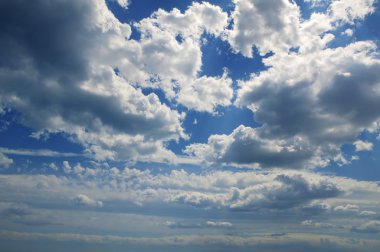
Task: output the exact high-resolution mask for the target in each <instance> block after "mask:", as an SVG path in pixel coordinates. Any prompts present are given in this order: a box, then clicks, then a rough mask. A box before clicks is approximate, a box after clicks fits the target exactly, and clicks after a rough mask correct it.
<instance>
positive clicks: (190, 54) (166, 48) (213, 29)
mask: <svg viewBox="0 0 380 252" xmlns="http://www.w3.org/2000/svg"><path fill="white" fill-rule="evenodd" d="M227 20H228V16H227V14H226V13H224V12H223V11H222V9H221V8H220V7H218V6H214V5H211V4H209V3H207V2H203V3H196V2H194V3H193V4H192V5H191V6H189V7H188V9H187V10H186V11H185V12H184V13H181V12H180V11H179V10H178V9H173V10H172V11H170V12H167V11H164V10H162V9H159V10H158V11H156V12H154V13H153V14H152V15H151V17H149V18H145V19H143V20H141V21H140V22H139V23H136V24H135V26H136V28H138V29H139V31H140V32H141V39H140V41H139V42H138V43H137V44H136V46H138V48H139V53H140V54H139V55H138V59H139V61H140V62H141V65H143V66H144V67H143V69H144V71H145V72H146V73H148V74H149V75H150V76H152V78H151V79H149V81H141V80H140V82H139V83H138V85H140V86H142V87H152V88H160V89H162V90H163V91H164V92H165V94H166V96H167V97H169V98H171V99H174V100H175V101H176V102H178V103H180V104H182V105H184V106H186V107H187V108H189V109H194V110H198V111H206V112H210V113H211V112H213V111H214V110H215V108H216V106H218V105H220V106H227V105H230V103H231V99H232V95H233V91H232V87H231V84H232V80H231V79H229V78H228V77H227V73H225V74H223V76H199V73H200V70H201V66H202V52H201V35H202V34H203V33H205V32H206V33H208V34H210V35H213V36H220V34H221V33H222V31H223V29H224V27H225V26H226V25H227ZM120 70H121V75H122V76H124V77H125V78H127V79H129V76H128V75H129V74H128V66H127V68H126V69H124V68H123V66H121V67H120ZM124 70H125V71H127V72H124ZM152 79H153V80H152Z"/></svg>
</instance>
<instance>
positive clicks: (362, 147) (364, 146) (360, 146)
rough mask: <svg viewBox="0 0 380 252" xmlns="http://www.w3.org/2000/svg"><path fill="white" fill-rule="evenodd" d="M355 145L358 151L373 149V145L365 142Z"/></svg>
mask: <svg viewBox="0 0 380 252" xmlns="http://www.w3.org/2000/svg"><path fill="white" fill-rule="evenodd" d="M354 145H355V150H356V151H370V150H372V148H373V143H369V142H364V141H361V140H358V141H355V142H354Z"/></svg>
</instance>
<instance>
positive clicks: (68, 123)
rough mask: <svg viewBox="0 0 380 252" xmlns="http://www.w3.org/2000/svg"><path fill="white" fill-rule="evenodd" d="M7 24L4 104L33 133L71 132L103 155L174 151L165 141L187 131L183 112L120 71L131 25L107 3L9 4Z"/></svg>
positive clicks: (0, 74)
mask: <svg viewBox="0 0 380 252" xmlns="http://www.w3.org/2000/svg"><path fill="white" fill-rule="evenodd" d="M31 5H32V6H31ZM25 10H37V11H25ZM19 13H25V15H19ZM1 30H2V33H1V37H0V43H1V50H0V54H1V62H0V80H1V83H2V85H1V98H0V101H1V106H10V107H12V108H14V109H15V110H16V111H18V112H20V113H21V122H22V123H23V124H24V125H27V126H29V127H31V128H33V129H34V130H35V131H36V133H35V134H34V135H35V136H37V137H38V136H39V135H41V134H46V133H50V132H65V133H67V134H68V135H69V136H70V137H72V139H73V140H75V141H77V142H79V143H81V144H82V145H83V146H84V147H85V148H86V150H87V151H88V152H89V153H90V154H93V155H94V156H95V158H97V159H106V158H111V159H112V158H119V159H121V158H125V159H136V158H137V157H138V156H139V155H141V156H142V157H144V156H147V155H152V156H153V157H154V155H156V157H159V156H163V157H164V158H166V159H168V158H172V157H173V154H172V153H170V152H169V151H167V150H165V147H164V144H163V141H167V140H173V139H179V138H181V137H186V136H185V134H184V133H183V129H182V127H181V120H182V119H183V116H182V115H181V114H179V113H178V112H176V111H173V110H171V109H170V108H169V107H167V106H166V105H163V104H162V103H161V102H160V101H159V98H158V97H157V96H156V95H155V94H150V95H144V94H143V93H142V91H141V90H140V89H137V88H135V87H133V86H132V85H131V84H130V83H129V82H128V81H126V80H125V79H123V78H121V77H120V76H118V75H117V74H116V72H115V70H114V68H115V67H116V66H115V65H114V64H112V58H113V57H114V56H115V55H117V54H118V53H120V51H121V49H120V48H121V47H126V45H124V44H127V39H128V38H129V36H130V34H131V28H130V26H129V25H128V24H122V23H120V22H119V21H118V20H117V19H116V18H115V17H114V16H113V14H112V13H111V12H110V11H109V10H108V9H107V7H106V4H105V3H104V2H102V1H75V2H72V1H60V2H54V3H47V2H46V1H36V2H34V3H29V2H27V1H26V2H23V1H15V2H8V3H5V2H3V3H1ZM123 55H124V56H123V57H125V58H129V57H133V56H132V55H129V54H128V52H127V51H125V50H124V54H123ZM118 58H120V57H115V61H117V59H118ZM157 153H159V154H160V155H158V154H157ZM153 159H154V158H153Z"/></svg>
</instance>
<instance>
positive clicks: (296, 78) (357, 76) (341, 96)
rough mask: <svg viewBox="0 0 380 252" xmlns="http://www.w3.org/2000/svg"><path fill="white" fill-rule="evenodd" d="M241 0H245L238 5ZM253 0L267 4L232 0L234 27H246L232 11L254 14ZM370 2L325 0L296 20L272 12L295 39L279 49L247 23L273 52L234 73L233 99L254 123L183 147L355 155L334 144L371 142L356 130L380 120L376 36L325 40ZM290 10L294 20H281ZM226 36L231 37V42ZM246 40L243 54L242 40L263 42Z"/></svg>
mask: <svg viewBox="0 0 380 252" xmlns="http://www.w3.org/2000/svg"><path fill="white" fill-rule="evenodd" d="M285 2H286V3H285ZM343 2H344V3H343ZM243 4H245V5H247V8H245V9H244V10H243V9H241V5H243ZM342 4H344V5H345V7H346V8H345V9H344V10H345V11H344V13H346V11H349V12H350V13H349V14H347V13H346V14H342V13H340V14H338V8H337V7H336V6H338V5H342ZM256 5H257V6H260V7H263V8H264V7H265V6H266V5H265V4H262V3H261V1H236V7H235V17H234V24H235V26H234V28H236V31H239V30H241V31H242V34H243V35H244V34H249V33H248V32H244V29H243V28H239V22H238V21H239V18H238V14H239V13H240V12H244V11H247V13H248V14H250V15H252V17H253V18H255V17H256V16H255V15H259V14H257V12H258V11H257V10H256V8H258V7H257V6H256ZM271 6H272V5H271ZM273 6H274V5H273ZM275 6H279V7H278V8H280V7H281V6H282V7H281V8H283V9H285V10H288V9H289V11H290V10H294V13H298V8H297V6H296V5H295V3H290V2H288V1H284V2H282V4H279V5H275ZM248 7H249V8H248ZM372 10H373V1H332V2H331V4H330V5H329V7H328V10H326V13H313V14H312V15H311V16H310V18H309V19H306V20H302V21H301V20H300V18H299V15H298V14H297V15H296V14H294V15H291V14H286V15H285V14H283V15H282V14H281V15H278V14H276V17H274V18H272V19H271V20H277V19H279V20H282V22H283V23H280V24H282V25H279V27H282V28H284V29H285V30H284V31H283V33H284V36H286V37H288V38H292V34H293V33H291V32H289V31H286V27H287V26H286V25H285V24H289V26H291V27H293V28H294V30H295V31H297V34H298V35H297V38H298V41H299V46H298V48H297V50H295V51H286V50H282V49H281V48H282V47H281V45H282V44H281V43H276V39H274V38H272V37H270V35H268V36H266V35H265V34H261V35H260V32H257V29H253V28H252V27H251V26H248V25H247V26H246V29H248V30H250V31H251V32H252V34H256V35H257V34H259V35H257V36H259V37H260V38H261V39H262V40H263V41H264V42H265V43H273V44H271V45H270V46H268V48H272V49H273V51H274V52H275V53H274V55H272V56H270V57H267V58H265V59H263V62H264V64H265V65H266V66H267V67H268V68H269V69H268V70H266V71H263V72H261V73H258V74H252V75H251V78H250V80H248V81H239V86H240V88H239V90H238V95H237V99H236V102H235V105H237V106H242V107H243V106H244V107H247V108H249V109H251V110H252V112H253V113H254V120H255V122H257V123H258V124H259V125H261V126H260V127H258V128H255V129H253V128H250V127H244V126H240V127H238V128H236V129H235V130H234V131H233V132H232V133H231V134H229V135H211V136H210V137H209V139H208V142H207V143H204V144H192V145H190V146H187V147H186V149H185V152H186V153H187V154H190V155H192V156H195V157H199V158H200V159H202V160H205V161H206V162H207V163H217V164H234V165H240V166H247V165H248V166H251V167H285V168H315V167H325V166H327V165H328V164H329V163H331V162H336V163H338V164H339V165H343V164H347V163H349V162H350V160H352V159H353V158H355V157H347V156H345V155H344V154H343V153H342V152H341V149H340V147H341V146H342V145H343V144H354V145H355V146H356V150H357V151H362V150H370V149H371V148H372V145H371V143H366V142H363V141H357V136H358V135H359V133H361V132H362V131H363V130H368V131H370V132H373V131H376V130H377V128H378V125H379V120H380V113H379V111H378V110H377V109H376V108H378V107H379V106H380V103H379V101H380V91H379V90H380V75H379V74H378V73H379V72H380V61H379V59H378V55H377V53H376V51H377V47H376V44H375V43H373V42H371V41H360V42H353V43H351V44H348V45H342V46H340V47H335V48H329V43H330V42H331V41H333V40H334V38H335V36H334V35H333V32H334V30H336V29H337V28H339V27H341V26H342V25H343V24H351V23H352V22H354V21H356V20H360V19H363V18H364V17H365V16H366V15H368V14H370V13H371V12H372ZM267 11H269V12H270V11H272V10H271V9H270V8H268V10H267ZM351 12H352V13H351ZM260 13H264V14H265V13H266V12H265V11H264V10H263V11H262V12H260ZM248 14H247V15H248ZM264 14H262V16H263V17H262V18H264V17H265V15H264ZM344 15H349V17H347V16H344ZM269 16H270V15H269ZM290 17H294V18H295V19H296V20H297V21H298V22H295V23H294V22H293V23H292V22H286V20H287V19H286V18H290ZM283 19H284V20H283ZM258 20H260V18H258ZM273 22H274V21H273ZM279 22H280V21H279ZM250 23H254V22H250ZM258 23H260V22H258ZM352 24H354V23H352ZM274 27H275V26H274ZM268 30H270V29H269V28H267V27H265V31H268ZM259 31H260V30H259ZM270 34H277V33H275V32H271V33H270ZM289 34H290V35H289ZM233 41H234V40H232V42H231V41H230V43H231V45H232V47H234V48H235V49H236V48H237V46H236V44H234V43H235V42H233ZM277 44H279V45H278V46H276V45H277ZM247 45H249V46H248V47H246V49H244V50H243V49H239V50H240V51H242V53H243V54H244V55H245V56H250V54H251V51H250V49H247V48H251V46H252V45H256V46H257V47H258V48H260V46H261V47H262V48H265V46H263V45H261V44H260V42H254V41H253V40H252V42H249V43H247ZM240 47H241V48H242V46H240ZM287 48H290V45H289V46H287ZM237 50H238V49H237ZM276 50H279V51H276ZM266 51H267V50H264V52H266Z"/></svg>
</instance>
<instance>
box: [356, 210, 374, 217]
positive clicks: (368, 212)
mask: <svg viewBox="0 0 380 252" xmlns="http://www.w3.org/2000/svg"><path fill="white" fill-rule="evenodd" d="M359 215H360V216H365V217H372V216H376V215H377V213H376V212H374V211H361V212H360V214H359Z"/></svg>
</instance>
